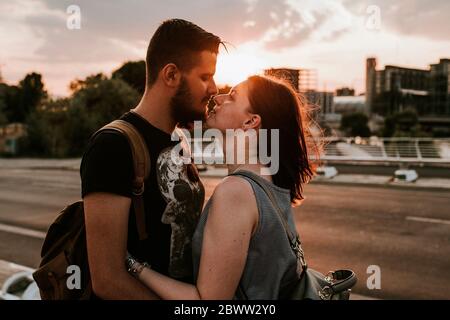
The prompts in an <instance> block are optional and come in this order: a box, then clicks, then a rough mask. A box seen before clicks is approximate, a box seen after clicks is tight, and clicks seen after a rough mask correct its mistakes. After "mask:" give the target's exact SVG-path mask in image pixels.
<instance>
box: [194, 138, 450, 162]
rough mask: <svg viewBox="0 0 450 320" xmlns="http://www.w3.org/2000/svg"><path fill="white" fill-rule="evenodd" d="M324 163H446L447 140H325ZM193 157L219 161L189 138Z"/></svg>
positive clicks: (210, 144) (209, 145)
mask: <svg viewBox="0 0 450 320" xmlns="http://www.w3.org/2000/svg"><path fill="white" fill-rule="evenodd" d="M320 142H321V143H322V144H323V146H324V150H323V153H322V154H321V156H320V158H321V159H322V160H324V161H349V162H392V163H419V164H420V163H423V164H426V163H445V164H446V163H449V164H450V139H433V138H378V137H371V138H360V137H356V138H325V139H323V140H322V141H320ZM191 146H192V152H193V156H194V157H201V156H202V157H203V159H204V160H206V161H209V162H212V161H214V162H216V163H217V162H218V161H219V162H220V160H222V159H223V154H222V153H221V152H214V151H213V150H214V148H215V147H216V150H221V148H220V147H217V146H216V144H215V142H214V141H212V140H205V139H198V138H196V139H191Z"/></svg>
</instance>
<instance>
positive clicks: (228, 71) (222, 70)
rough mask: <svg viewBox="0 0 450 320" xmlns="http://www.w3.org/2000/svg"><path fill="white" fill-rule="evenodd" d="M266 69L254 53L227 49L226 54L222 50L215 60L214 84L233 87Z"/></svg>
mask: <svg viewBox="0 0 450 320" xmlns="http://www.w3.org/2000/svg"><path fill="white" fill-rule="evenodd" d="M266 67H267V63H265V62H264V61H263V60H262V59H260V58H258V57H257V56H256V55H255V54H254V53H253V54H252V53H250V52H245V51H244V50H242V49H239V48H236V49H235V48H228V52H226V51H225V50H222V52H221V53H220V54H219V57H218V59H217V69H216V76H215V79H216V83H217V84H218V85H225V84H227V85H231V86H233V85H236V84H238V83H239V82H241V81H244V80H245V79H246V78H247V77H248V76H250V75H253V74H261V73H262V72H263V70H264V69H265V68H266Z"/></svg>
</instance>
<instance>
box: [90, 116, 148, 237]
mask: <svg viewBox="0 0 450 320" xmlns="http://www.w3.org/2000/svg"><path fill="white" fill-rule="evenodd" d="M104 130H114V131H118V132H120V133H121V134H123V135H124V136H125V137H126V138H127V140H128V142H129V144H130V147H131V153H132V156H133V166H134V180H133V198H132V200H133V207H134V214H135V216H136V227H137V231H138V235H139V239H140V240H145V239H147V238H148V234H147V230H146V223H145V211H144V198H143V194H144V182H145V180H146V179H147V178H148V175H149V174H150V155H149V152H148V149H147V145H146V144H145V141H144V139H143V138H142V136H141V134H140V133H139V131H137V129H136V128H135V127H134V126H133V125H132V124H131V123H129V122H127V121H124V120H115V121H113V122H111V123H109V124H107V125H105V126H104V127H102V128H101V129H100V130H98V131H97V132H96V133H95V134H94V135H97V134H98V133H99V132H101V131H104Z"/></svg>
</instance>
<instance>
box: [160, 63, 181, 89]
mask: <svg viewBox="0 0 450 320" xmlns="http://www.w3.org/2000/svg"><path fill="white" fill-rule="evenodd" d="M161 78H162V80H163V82H164V83H165V84H166V86H168V87H171V88H176V87H178V85H179V84H180V80H181V72H180V70H179V69H178V67H177V66H176V65H175V64H174V63H169V64H166V65H165V66H164V68H163V69H162V70H161Z"/></svg>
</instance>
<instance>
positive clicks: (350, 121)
mask: <svg viewBox="0 0 450 320" xmlns="http://www.w3.org/2000/svg"><path fill="white" fill-rule="evenodd" d="M368 122H369V118H368V117H367V116H366V115H365V114H364V113H360V112H356V113H350V114H345V115H344V116H343V117H342V119H341V130H343V131H345V132H346V134H347V135H350V136H360V137H369V136H370V134H371V132H370V129H369V126H368V125H367V123H368Z"/></svg>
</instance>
